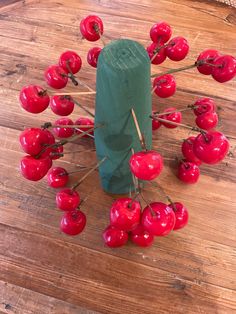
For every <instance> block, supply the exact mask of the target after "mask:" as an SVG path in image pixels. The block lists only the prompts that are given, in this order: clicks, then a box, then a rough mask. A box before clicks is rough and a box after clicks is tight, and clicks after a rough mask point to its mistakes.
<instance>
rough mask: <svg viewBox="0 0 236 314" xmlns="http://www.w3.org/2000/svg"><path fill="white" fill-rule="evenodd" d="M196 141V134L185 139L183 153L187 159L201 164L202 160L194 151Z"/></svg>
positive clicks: (198, 164)
mask: <svg viewBox="0 0 236 314" xmlns="http://www.w3.org/2000/svg"><path fill="white" fill-rule="evenodd" d="M194 141H195V137H194V136H190V137H188V138H187V139H186V140H184V141H183V144H182V153H183V155H184V158H185V159H186V160H187V161H191V162H193V163H195V164H196V165H197V166H200V165H201V163H202V162H201V160H200V159H198V158H197V157H196V156H195V154H194V152H193V143H194Z"/></svg>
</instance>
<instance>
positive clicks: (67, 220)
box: [60, 210, 86, 236]
mask: <svg viewBox="0 0 236 314" xmlns="http://www.w3.org/2000/svg"><path fill="white" fill-rule="evenodd" d="M85 225H86V216H85V214H84V213H83V212H82V211H81V210H72V211H69V212H66V213H64V215H63V216H62V218H61V223H60V229H61V231H62V232H64V233H65V234H68V235H71V236H74V235H78V234H80V233H81V232H82V231H83V230H84V227H85Z"/></svg>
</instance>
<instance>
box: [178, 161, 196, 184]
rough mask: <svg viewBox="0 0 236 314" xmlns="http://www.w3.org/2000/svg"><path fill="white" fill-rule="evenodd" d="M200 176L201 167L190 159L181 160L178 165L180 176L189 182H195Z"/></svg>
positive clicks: (185, 181) (183, 180)
mask: <svg viewBox="0 0 236 314" xmlns="http://www.w3.org/2000/svg"><path fill="white" fill-rule="evenodd" d="M199 176H200V169H199V167H198V166H197V165H196V164H195V163H193V162H190V161H181V162H180V163H179V167H178V178H179V179H180V180H181V181H182V182H184V183H188V184H194V183H196V182H197V181H198V179H199Z"/></svg>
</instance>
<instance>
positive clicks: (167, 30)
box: [150, 22, 172, 43]
mask: <svg viewBox="0 0 236 314" xmlns="http://www.w3.org/2000/svg"><path fill="white" fill-rule="evenodd" d="M171 34H172V30H171V27H170V25H169V24H168V23H166V22H159V23H156V24H154V25H153V26H152V28H151V29H150V37H151V40H152V41H153V42H155V43H157V42H159V41H160V40H161V41H162V42H163V43H166V42H167V41H168V40H169V39H170V37H171Z"/></svg>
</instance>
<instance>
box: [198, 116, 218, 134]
mask: <svg viewBox="0 0 236 314" xmlns="http://www.w3.org/2000/svg"><path fill="white" fill-rule="evenodd" d="M195 122H196V125H197V126H198V127H199V128H201V129H203V130H210V129H213V128H214V127H216V126H217V124H218V115H217V113H216V112H206V113H203V114H201V115H199V116H197V117H196V120H195Z"/></svg>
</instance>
